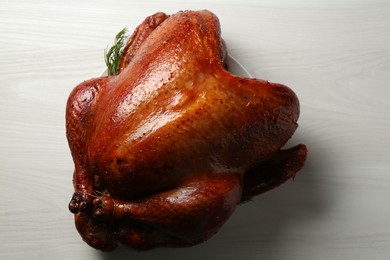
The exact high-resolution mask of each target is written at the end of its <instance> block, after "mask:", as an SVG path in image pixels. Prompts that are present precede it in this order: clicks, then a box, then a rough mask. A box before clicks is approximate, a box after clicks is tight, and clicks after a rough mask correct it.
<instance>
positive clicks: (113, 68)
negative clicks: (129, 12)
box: [104, 28, 127, 75]
mask: <svg viewBox="0 0 390 260" xmlns="http://www.w3.org/2000/svg"><path fill="white" fill-rule="evenodd" d="M126 33H127V28H123V29H122V30H121V31H120V32H119V33H118V34H117V35H116V36H115V41H114V44H113V45H112V46H111V47H110V48H108V47H107V49H108V50H107V49H105V50H104V61H105V62H106V65H107V72H108V75H116V74H118V69H119V64H120V60H121V57H122V53H123V48H124V46H125V41H126V38H127V35H126Z"/></svg>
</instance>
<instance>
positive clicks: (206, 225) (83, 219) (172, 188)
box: [66, 11, 307, 251]
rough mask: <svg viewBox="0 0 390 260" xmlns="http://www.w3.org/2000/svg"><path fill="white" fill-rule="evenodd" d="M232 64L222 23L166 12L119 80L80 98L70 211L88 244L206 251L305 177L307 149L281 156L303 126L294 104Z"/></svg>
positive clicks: (138, 37) (72, 127)
mask: <svg viewBox="0 0 390 260" xmlns="http://www.w3.org/2000/svg"><path fill="white" fill-rule="evenodd" d="M225 56H226V50H225V47H224V44H223V43H222V40H221V38H220V27H219V22H218V19H217V18H216V17H215V16H214V15H213V14H212V13H210V12H208V11H198V12H192V11H186V12H179V13H177V14H175V15H172V16H167V15H165V14H162V13H157V14H156V15H154V16H151V17H148V18H147V19H146V20H145V21H144V23H143V24H141V25H140V26H139V27H138V28H137V29H136V31H135V32H134V35H133V36H132V37H131V40H130V41H129V43H128V45H127V46H126V49H125V55H124V57H123V60H122V63H121V69H120V73H119V74H118V75H117V76H110V77H101V78H96V79H91V80H89V81H85V82H83V83H81V84H80V85H78V86H77V87H76V88H75V89H74V90H73V92H72V93H71V95H70V97H69V100H68V103H67V112H66V127H67V137H68V141H69V145H70V149H71V152H72V156H73V160H74V163H75V172H74V178H73V183H74V188H75V193H74V195H73V197H72V200H71V202H70V203H69V209H70V210H71V211H72V212H73V213H74V214H75V221H76V227H77V229H78V231H79V232H80V234H81V236H82V237H83V239H84V240H85V241H86V242H87V243H88V244H89V245H91V246H93V247H95V248H98V249H101V250H105V251H110V250H113V249H114V248H115V247H116V245H117V242H122V243H124V244H126V245H129V246H131V247H134V248H137V249H150V248H154V247H159V246H161V247H180V246H191V245H194V244H197V243H200V242H203V241H205V240H207V239H208V238H210V237H211V236H212V235H213V234H215V233H216V232H217V231H218V230H219V228H220V227H221V226H222V224H223V223H224V222H225V221H226V220H227V219H228V218H229V216H230V215H231V214H232V212H233V211H234V209H235V207H236V205H237V204H238V203H239V202H240V200H242V199H249V198H251V197H253V196H254V195H257V194H259V193H262V192H264V191H267V190H269V189H272V188H274V187H276V186H278V185H280V184H282V183H283V182H285V181H286V180H288V179H289V178H292V177H294V175H295V174H296V172H297V171H299V170H300V169H301V168H302V166H303V163H304V161H305V159H306V153H307V150H306V147H305V146H304V145H298V146H296V147H293V148H291V149H288V150H280V149H281V147H282V146H283V145H284V144H285V143H286V142H287V140H288V139H289V138H290V137H291V136H292V135H293V133H294V131H295V130H296V128H297V123H296V122H297V120H298V116H299V102H298V99H297V97H296V95H295V94H294V93H293V92H292V91H291V90H290V89H289V88H287V87H285V86H283V85H280V84H273V83H269V82H267V81H264V80H258V79H247V78H240V77H238V76H235V75H232V74H231V73H230V72H228V71H226V70H225V69H224V66H223V65H224V60H225Z"/></svg>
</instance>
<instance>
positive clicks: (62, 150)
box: [0, 0, 390, 260]
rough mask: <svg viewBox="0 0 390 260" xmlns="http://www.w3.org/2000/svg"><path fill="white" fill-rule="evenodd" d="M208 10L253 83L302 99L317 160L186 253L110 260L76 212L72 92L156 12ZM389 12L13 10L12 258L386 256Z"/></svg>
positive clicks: (4, 113)
mask: <svg viewBox="0 0 390 260" xmlns="http://www.w3.org/2000/svg"><path fill="white" fill-rule="evenodd" d="M204 8H207V9H210V10H211V11H213V12H215V13H216V14H217V15H218V17H219V18H220V21H221V24H222V31H223V37H224V38H225V40H226V42H227V44H228V46H229V51H230V53H231V55H232V56H233V57H235V58H236V59H237V60H239V61H240V63H242V64H243V65H244V66H245V67H246V68H247V69H248V71H249V72H250V73H251V75H253V76H255V77H259V78H264V79H267V80H269V81H274V82H280V83H283V84H286V85H288V86H290V87H292V88H293V89H294V91H295V92H296V93H297V94H298V96H299V98H300V101H301V117H300V120H299V124H300V127H299V129H298V131H297V133H296V135H295V136H294V137H293V138H292V139H291V140H290V142H289V144H288V145H293V144H296V143H305V144H307V145H308V147H309V151H310V152H309V160H308V162H307V164H306V166H305V168H304V169H303V170H302V171H301V172H300V173H299V174H298V176H297V177H296V179H295V180H294V181H293V182H290V183H288V184H287V185H285V186H283V187H281V188H278V189H276V190H274V191H272V192H269V193H266V194H264V195H263V196H261V197H258V198H256V199H255V200H254V201H253V202H250V203H247V204H244V205H242V206H240V207H239V208H238V209H237V211H236V212H235V214H234V215H233V217H232V218H231V219H230V220H229V221H228V223H226V225H225V226H224V227H223V229H222V230H221V231H220V233H219V234H217V236H216V237H214V238H213V239H212V240H210V241H208V242H207V243H204V244H202V245H200V246H197V247H193V248H188V249H157V250H154V251H151V252H143V253H139V252H134V251H131V250H129V249H126V248H119V249H118V250H117V251H116V252H114V253H112V254H103V253H100V252H98V251H95V250H94V249H91V248H89V247H88V246H87V245H86V244H85V243H83V242H82V241H81V239H80V237H79V235H78V234H77V232H76V230H75V228H74V225H73V218H72V215H71V214H70V213H69V212H68V210H67V203H68V201H69V199H70V196H71V194H72V192H73V187H72V171H73V162H72V160H71V157H70V153H69V149H68V145H67V142H66V138H65V127H64V124H65V121H64V112H65V103H66V99H67V97H68V95H69V92H70V91H71V90H72V89H73V87H74V86H76V85H77V84H78V83H80V82H82V81H83V80H86V79H89V78H92V77H97V76H99V75H100V74H101V72H102V71H103V70H104V69H105V68H104V61H103V50H104V48H105V47H106V46H107V44H109V43H110V42H112V38H113V36H114V35H115V34H116V32H118V31H119V30H121V29H122V28H123V27H128V28H129V29H130V31H131V30H133V29H134V28H135V26H137V25H138V24H139V23H140V22H141V21H142V20H143V19H144V18H145V17H146V16H147V15H150V14H153V13H154V12H156V11H165V12H167V13H173V12H176V11H178V10H181V9H204ZM389 28H390V2H389V1H385V0H373V1H369V0H357V1H353V0H339V1H336V0H332V1H322V2H321V1H308V0H297V1H287V0H276V1H267V0H264V1H252V0H241V1H233V0H224V1H222V0H218V1H206V0H202V1H164V2H163V1H147V0H144V1H132V2H130V1H124V0H123V1H120V0H117V1H110V2H108V1H102V0H99V1H73V0H70V1H58V0H55V1H48V0H40V1H1V2H0V47H1V48H0V57H1V59H0V90H1V95H0V111H1V113H0V163H1V166H2V167H1V168H0V189H1V191H2V195H1V196H0V259H58V258H61V259H125V258H126V259H129V258H135V257H136V258H137V259H155V258H157V257H160V258H164V259H165V258H168V257H169V258H171V259H183V258H186V259H202V258H203V259H289V260H292V259H308V260H309V259H351V258H352V259H355V260H358V259H361V260H363V259H364V260H366V259H388V258H389V256H390V207H389V206H387V205H388V198H389V197H390V174H389V173H390V160H389V158H390V135H389V133H390V102H389V99H390V88H389V82H390V30H389Z"/></svg>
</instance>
